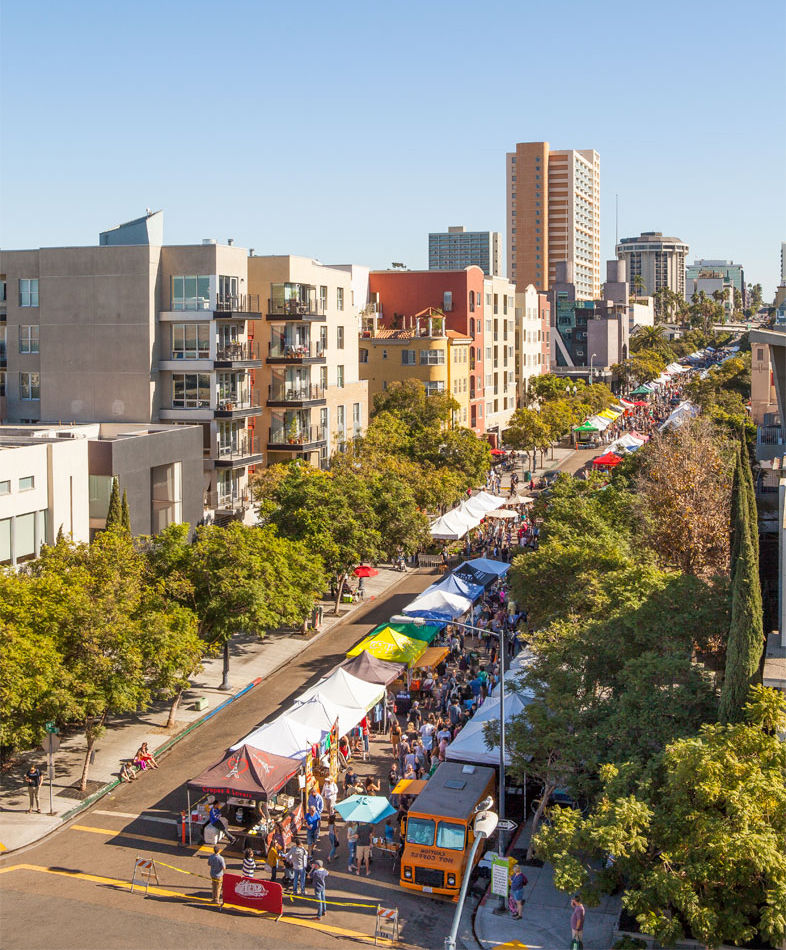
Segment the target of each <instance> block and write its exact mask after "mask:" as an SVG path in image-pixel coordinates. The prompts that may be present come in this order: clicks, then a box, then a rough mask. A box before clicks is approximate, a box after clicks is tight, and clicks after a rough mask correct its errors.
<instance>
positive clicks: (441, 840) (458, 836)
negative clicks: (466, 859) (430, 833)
mask: <svg viewBox="0 0 786 950" xmlns="http://www.w3.org/2000/svg"><path fill="white" fill-rule="evenodd" d="M437 847H438V848H447V849H448V850H449V851H463V850H464V825H454V824H452V823H448V822H447V821H441V822H440V823H439V825H437Z"/></svg>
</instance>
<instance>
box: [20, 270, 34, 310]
mask: <svg viewBox="0 0 786 950" xmlns="http://www.w3.org/2000/svg"><path fill="white" fill-rule="evenodd" d="M19 306H20V307H37V306H38V278H37V277H35V278H32V279H29V278H26V277H23V278H21V279H20V281H19Z"/></svg>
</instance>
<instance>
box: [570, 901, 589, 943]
mask: <svg viewBox="0 0 786 950" xmlns="http://www.w3.org/2000/svg"><path fill="white" fill-rule="evenodd" d="M570 906H571V907H572V908H573V913H572V914H571V915H570V935H571V937H572V940H571V944H570V946H571V950H584V916H585V914H586V910H585V909H584V905H583V904H582V903H581V895H580V894H576V896H575V897H572V898H571V900H570Z"/></svg>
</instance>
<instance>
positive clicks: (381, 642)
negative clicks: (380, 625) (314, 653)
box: [347, 627, 426, 666]
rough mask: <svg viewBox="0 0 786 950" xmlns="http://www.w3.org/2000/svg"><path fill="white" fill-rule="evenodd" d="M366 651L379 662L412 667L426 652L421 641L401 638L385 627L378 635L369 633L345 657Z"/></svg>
mask: <svg viewBox="0 0 786 950" xmlns="http://www.w3.org/2000/svg"><path fill="white" fill-rule="evenodd" d="M364 650H367V651H368V652H369V653H370V654H371V655H372V656H375V657H377V659H380V660H391V661H393V662H394V663H406V665H407V666H414V665H415V661H416V660H417V659H418V657H420V656H422V655H423V654H424V653H425V651H426V644H425V643H424V642H423V641H422V640H413V639H412V638H411V637H405V636H402V635H401V634H400V633H396V631H395V630H391V629H390V628H389V627H386V628H385V629H384V630H381V631H380V632H379V633H371V634H369V635H368V636H367V637H366V638H365V639H364V640H361V641H360V643H358V645H357V646H355V647H353V648H352V649H351V650H350V651H349V652H348V653H347V656H358V654H360V653H362V652H363V651H364Z"/></svg>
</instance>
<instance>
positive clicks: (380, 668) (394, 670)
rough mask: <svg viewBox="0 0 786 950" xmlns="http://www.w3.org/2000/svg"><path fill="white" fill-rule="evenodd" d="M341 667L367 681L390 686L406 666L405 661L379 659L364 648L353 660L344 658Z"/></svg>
mask: <svg viewBox="0 0 786 950" xmlns="http://www.w3.org/2000/svg"><path fill="white" fill-rule="evenodd" d="M341 668H342V669H344V670H346V671H347V673H351V674H352V676H357V678H358V679H360V680H365V681H366V682H367V683H381V684H382V685H383V686H389V685H390V684H391V683H392V682H393V681H394V680H397V679H398V678H399V677H400V676H401V674H402V673H403V672H404V670H405V669H406V666H405V665H404V664H403V663H388V662H387V661H386V660H378V659H377V658H376V657H375V656H372V655H371V654H370V653H369V652H368V651H367V650H364V651H363V652H362V653H359V654H358V655H357V656H355V657H353V658H352V659H351V660H344V662H343V663H342V664H341Z"/></svg>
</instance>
